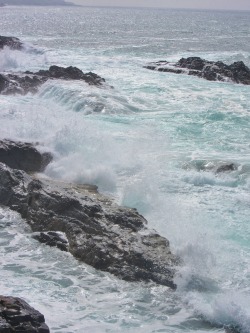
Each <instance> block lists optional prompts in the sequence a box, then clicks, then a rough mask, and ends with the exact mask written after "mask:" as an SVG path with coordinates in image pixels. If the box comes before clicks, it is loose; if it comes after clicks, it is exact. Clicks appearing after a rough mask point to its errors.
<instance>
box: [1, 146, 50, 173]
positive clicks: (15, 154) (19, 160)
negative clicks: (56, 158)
mask: <svg viewBox="0 0 250 333" xmlns="http://www.w3.org/2000/svg"><path fill="white" fill-rule="evenodd" d="M51 160H52V155H51V154H50V153H40V152H39V151H38V150H37V149H36V148H35V146H34V145H33V144H31V143H27V142H16V141H11V140H0V162H2V163H5V164H6V165H8V166H9V167H10V168H14V169H20V170H24V171H26V172H40V171H43V170H44V169H45V168H46V166H47V165H48V164H49V163H50V162H51Z"/></svg>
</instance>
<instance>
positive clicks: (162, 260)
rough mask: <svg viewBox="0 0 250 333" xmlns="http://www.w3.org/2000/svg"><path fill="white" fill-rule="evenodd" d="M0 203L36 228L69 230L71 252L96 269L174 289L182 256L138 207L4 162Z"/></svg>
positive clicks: (38, 230)
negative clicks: (151, 227) (152, 228)
mask: <svg viewBox="0 0 250 333" xmlns="http://www.w3.org/2000/svg"><path fill="white" fill-rule="evenodd" d="M0 204H2V205H5V206H8V207H10V208H11V209H13V210H15V211H17V212H19V213H20V214H21V216H22V217H23V218H24V219H26V220H27V222H28V223H29V225H30V226H31V228H32V230H33V231H36V232H47V231H56V232H58V231H60V232H64V233H65V235H66V237H67V239H68V242H69V252H71V253H72V254H73V255H74V256H75V257H76V258H78V259H79V260H81V261H83V262H85V263H86V264H89V265H91V266H93V267H95V268H96V269H100V270H103V271H107V272H110V273H112V274H114V275H116V276H117V277H119V278H121V279H124V280H127V281H151V280H152V281H154V282H156V283H159V284H163V285H166V286H169V287H171V288H175V284H174V282H173V277H174V273H175V265H177V264H178V262H179V260H178V258H177V257H175V256H174V255H173V254H172V253H171V252H170V247H169V242H168V240H167V239H166V238H164V237H161V236H160V235H158V234H157V233H156V232H155V231H150V230H149V229H147V227H146V220H145V219H144V218H143V217H142V216H141V215H139V214H138V212H137V211H136V210H135V209H130V208H125V207H120V206H118V205H116V204H115V203H114V202H113V201H112V200H111V199H109V198H107V197H105V196H102V195H100V194H99V193H98V192H97V191H96V190H95V189H94V188H92V187H89V186H84V185H73V184H66V183H61V182H57V181H53V180H51V179H34V178H32V177H31V176H29V175H28V174H26V173H25V172H24V171H20V170H15V169H11V168H9V167H8V166H6V165H5V164H3V163H0Z"/></svg>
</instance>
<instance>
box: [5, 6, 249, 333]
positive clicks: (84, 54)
mask: <svg viewBox="0 0 250 333" xmlns="http://www.w3.org/2000/svg"><path fill="white" fill-rule="evenodd" d="M0 28H1V35H6V36H9V35H12V36H16V37H19V38H20V39H21V40H22V41H24V42H25V50H23V51H11V50H9V49H8V48H6V49H4V50H3V51H1V52H0V71H1V72H3V71H7V72H11V71H13V72H21V71H24V70H39V69H47V68H48V67H49V66H50V65H53V64H56V65H61V66H71V65H72V66H77V67H79V68H80V69H82V70H83V71H84V72H88V71H93V72H96V73H97V74H99V75H100V76H102V77H104V78H105V79H106V81H107V84H108V85H110V86H113V87H114V89H110V88H109V87H108V86H107V87H103V88H97V87H92V86H88V85H87V84H85V83H81V84H80V83H79V82H62V81H53V82H52V81H49V82H47V83H46V84H45V85H43V86H42V87H41V88H40V90H39V93H38V94H36V95H26V96H1V98H0V101H1V110H0V121H1V132H0V137H1V138H10V139H17V140H25V141H33V142H34V141H35V142H37V141H38V142H40V144H41V146H40V149H41V150H46V151H51V152H53V154H54V161H53V162H52V163H51V164H50V165H49V166H48V167H47V170H46V174H47V175H48V176H50V177H54V178H58V179H64V180H68V181H75V182H80V183H91V184H96V185H98V186H99V189H100V191H102V192H104V193H107V194H108V195H111V196H113V197H115V198H116V201H117V202H118V203H120V204H122V205H127V206H131V207H136V208H137V209H138V210H139V212H140V213H142V214H143V215H144V216H145V217H146V218H147V220H148V223H149V227H150V228H154V229H156V230H157V231H158V232H159V233H161V234H162V235H164V236H165V237H167V238H168V239H169V240H170V243H171V249H172V251H173V252H174V253H177V254H178V255H180V256H181V257H182V258H183V261H184V264H183V266H182V267H180V269H179V271H178V274H177V276H176V283H177V285H178V288H177V291H176V292H172V291H170V290H168V288H166V287H163V286H157V285H155V284H143V283H127V282H124V281H120V280H118V279H116V278H115V277H113V276H111V275H110V274H106V273H103V272H99V271H96V270H94V269H93V268H91V267H89V266H87V265H85V264H82V263H79V262H77V261H76V260H75V259H74V258H72V256H71V255H69V254H67V253H62V252H60V251H59V250H57V249H53V248H47V247H46V246H44V245H42V244H38V243H37V242H36V241H35V240H33V239H32V238H31V236H30V230H29V228H28V227H27V225H26V224H25V222H24V221H22V220H21V218H20V216H19V215H18V214H16V213H13V212H11V211H9V210H8V209H6V208H3V207H2V208H0V244H1V247H0V253H1V256H0V264H1V270H0V294H6V295H7V294H8V295H13V296H19V297H23V298H24V299H26V300H27V301H28V302H29V303H30V304H32V305H33V306H35V307H36V308H37V309H38V310H40V311H41V312H42V313H44V315H45V317H46V322H47V324H48V325H49V326H50V328H51V332H52V333H59V332H60V333H82V332H88V333H90V332H91V333H94V332H97V333H102V332H113V333H115V332H143V333H151V332H175V333H181V332H197V333H204V332H224V329H223V326H224V327H227V326H234V327H237V329H238V330H239V331H240V332H242V333H249V332H250V223H249V222H250V221H249V213H250V130H249V129H250V98H249V97H250V90H249V89H250V88H249V86H243V85H236V84H231V83H221V82H220V83H218V82H209V81H205V80H202V79H199V78H196V77H191V76H185V75H175V74H167V73H159V72H153V71H149V70H147V69H144V68H143V65H145V64H146V63H147V62H149V61H155V60H165V59H166V60H171V61H175V60H178V59H179V58H181V57H187V56H200V57H203V58H206V59H208V60H221V61H223V62H226V63H232V62H234V61H239V60H242V61H244V62H245V64H246V65H247V66H250V13H249V12H212V11H211V12H204V11H181V10H178V11H177V10H176V11H174V10H160V9H117V8H109V9H107V8H63V7H61V8H59V7H58V8H56V7H55V8H53V7H52V8H49V7H3V8H0ZM221 163H235V165H237V170H235V171H233V172H231V173H224V174H223V173H220V174H216V173H215V172H214V170H215V168H216V166H218V165H221Z"/></svg>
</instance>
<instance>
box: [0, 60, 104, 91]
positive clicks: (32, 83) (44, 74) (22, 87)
mask: <svg viewBox="0 0 250 333" xmlns="http://www.w3.org/2000/svg"><path fill="white" fill-rule="evenodd" d="M49 79H61V80H80V81H84V82H86V83H88V84H89V85H95V86H101V85H103V84H104V83H105V79H103V78H101V77H100V76H99V75H97V74H95V73H92V72H89V73H83V72H82V71H81V70H80V69H78V68H77V67H72V66H70V67H67V68H64V67H59V66H51V67H50V68H49V70H47V71H45V70H40V71H39V72H36V73H33V72H30V71H26V72H25V73H22V74H18V75H17V74H0V94H3V95H13V94H21V95H25V94H27V93H36V92H37V91H38V88H39V87H40V86H41V85H42V84H44V83H45V82H46V81H48V80H49Z"/></svg>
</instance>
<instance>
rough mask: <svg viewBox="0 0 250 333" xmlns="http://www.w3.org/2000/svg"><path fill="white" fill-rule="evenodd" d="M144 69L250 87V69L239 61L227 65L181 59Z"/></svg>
mask: <svg viewBox="0 0 250 333" xmlns="http://www.w3.org/2000/svg"><path fill="white" fill-rule="evenodd" d="M144 68H147V69H151V70H156V71H159V72H170V73H175V74H188V75H194V76H198V77H201V78H204V79H206V80H209V81H225V82H234V83H241V84H246V85H250V69H249V68H248V67H247V66H246V65H245V64H244V63H243V62H242V61H237V62H234V63H233V64H231V65H226V64H224V63H223V62H222V61H217V62H215V61H208V60H204V59H201V58H199V57H189V58H181V59H180V60H179V61H178V62H177V63H171V62H168V61H158V62H152V63H149V64H148V65H146V66H144Z"/></svg>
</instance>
